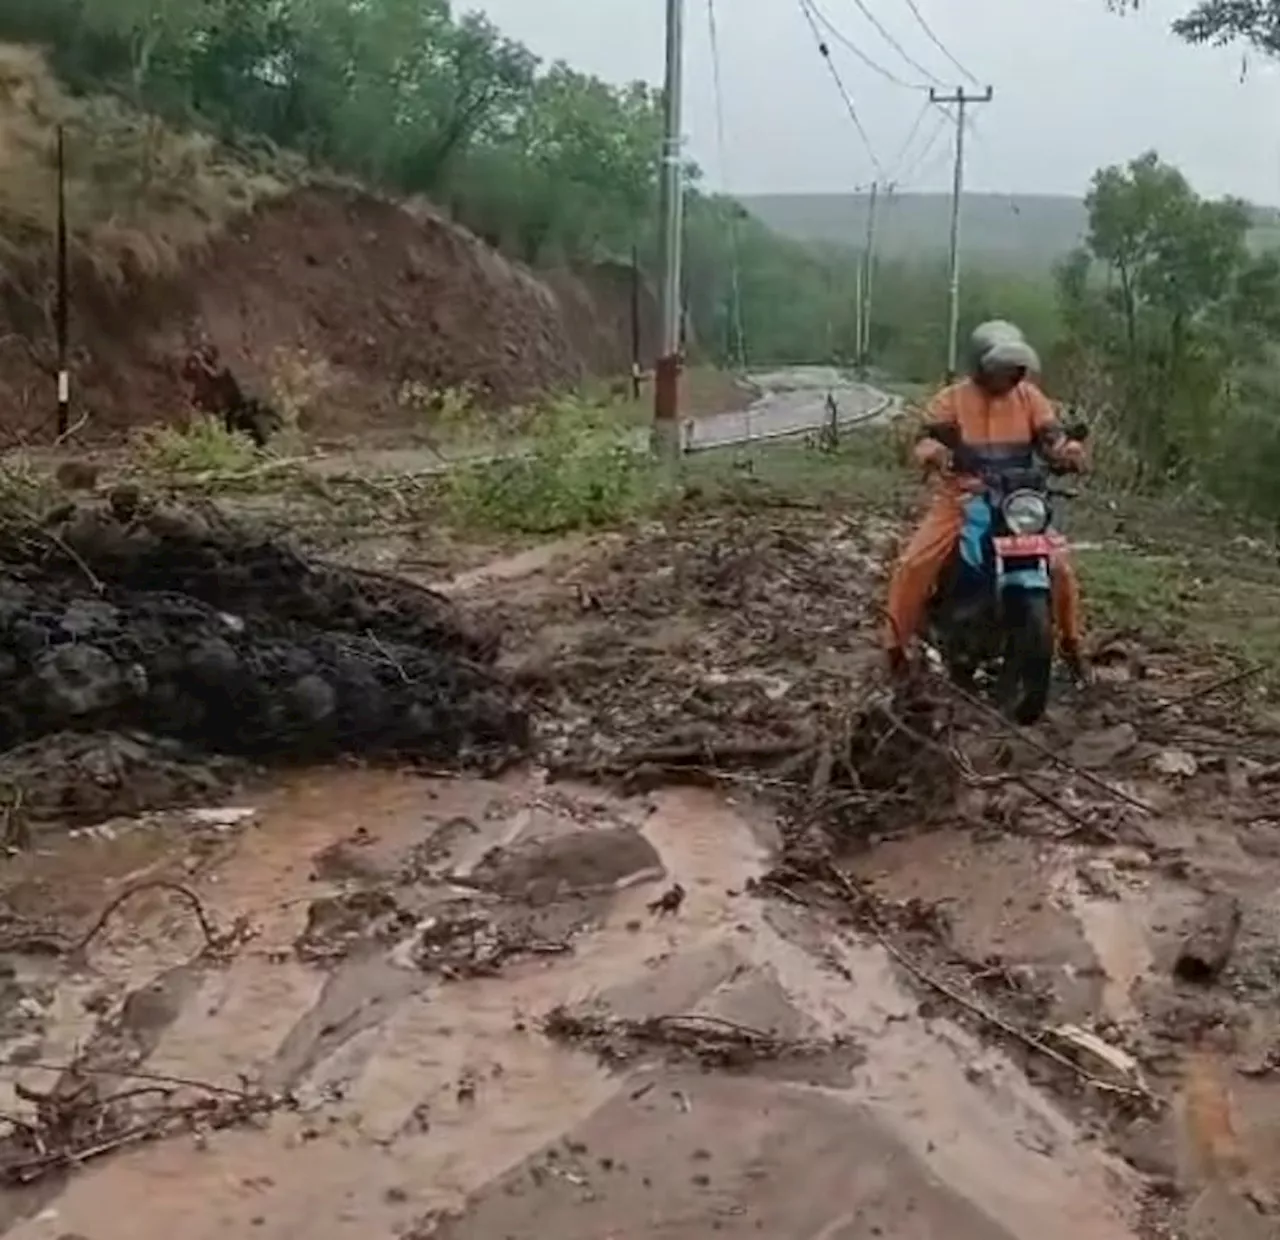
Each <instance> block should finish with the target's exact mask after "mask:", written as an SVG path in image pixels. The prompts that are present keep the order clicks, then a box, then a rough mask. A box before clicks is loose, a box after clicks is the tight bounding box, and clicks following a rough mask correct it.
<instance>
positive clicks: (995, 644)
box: [926, 425, 1089, 725]
mask: <svg viewBox="0 0 1280 1240" xmlns="http://www.w3.org/2000/svg"><path fill="white" fill-rule="evenodd" d="M932 433H933V435H934V437H935V438H936V439H938V441H939V442H941V443H943V444H944V446H945V447H947V448H948V449H950V451H951V453H952V462H953V469H954V470H955V472H957V473H959V474H965V475H971V476H973V477H976V478H977V479H978V481H979V486H978V487H977V489H976V490H975V491H974V493H973V494H972V495H970V496H969V497H968V498H967V499H966V501H965V506H964V527H963V529H962V531H961V535H960V540H959V544H958V545H957V548H956V553H955V555H954V556H953V557H952V559H951V562H950V563H949V564H948V566H947V568H946V569H945V570H944V572H943V575H942V578H941V580H940V581H939V583H938V588H937V590H936V591H935V592H934V596H933V599H932V600H931V602H930V605H929V611H928V614H927V618H926V637H927V640H928V641H929V643H930V645H932V646H933V647H934V649H935V650H937V652H938V654H939V655H940V656H941V659H942V663H943V665H944V667H945V668H946V670H947V672H948V674H949V675H950V676H951V678H952V680H953V681H955V682H956V683H957V684H959V685H962V686H965V687H969V686H972V685H974V684H975V683H976V682H977V681H978V680H979V678H982V679H984V680H990V681H992V682H993V684H994V696H995V699H996V702H997V704H998V705H999V707H1000V708H1001V710H1003V711H1004V712H1005V713H1007V714H1008V715H1010V716H1011V717H1012V718H1013V719H1014V720H1015V721H1016V722H1018V723H1020V724H1023V725H1026V724H1032V723H1035V722H1036V721H1037V720H1039V719H1040V718H1041V716H1042V715H1043V714H1044V712H1045V710H1046V708H1047V707H1048V704H1049V691H1050V685H1051V680H1052V675H1053V653H1054V635H1053V609H1052V606H1051V603H1050V592H1049V561H1050V557H1051V556H1052V555H1053V554H1054V552H1055V551H1057V550H1058V549H1059V548H1060V547H1062V546H1064V545H1065V542H1066V540H1065V539H1064V538H1063V537H1062V535H1061V534H1059V533H1058V532H1057V531H1056V530H1055V529H1054V528H1053V503H1052V501H1053V500H1054V499H1055V498H1059V497H1072V496H1073V495H1074V492H1072V491H1067V490H1062V489H1055V488H1053V487H1052V486H1051V484H1050V477H1051V476H1052V475H1055V474H1060V473H1064V472H1066V471H1064V470H1060V469H1054V468H1052V467H1050V466H1047V465H1034V466H1032V467H1031V468H1029V469H1026V468H1010V469H1002V470H999V471H992V470H990V469H987V470H982V469H978V468H975V467H973V466H972V465H971V463H970V462H968V461H966V459H965V457H966V450H965V448H964V446H963V444H961V443H960V442H959V437H958V435H956V434H955V433H954V432H951V431H950V430H948V429H939V430H936V431H934V432H932ZM1088 433H1089V431H1088V427H1087V426H1083V425H1076V426H1072V427H1070V428H1068V429H1067V434H1068V436H1069V437H1070V438H1071V439H1076V440H1080V441H1083V440H1085V439H1087V438H1088Z"/></svg>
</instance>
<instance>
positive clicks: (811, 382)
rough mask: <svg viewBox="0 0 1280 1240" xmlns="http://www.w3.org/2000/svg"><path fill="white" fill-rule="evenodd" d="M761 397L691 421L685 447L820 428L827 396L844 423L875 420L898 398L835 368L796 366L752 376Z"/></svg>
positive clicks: (778, 436) (694, 449)
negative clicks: (743, 406) (742, 407)
mask: <svg viewBox="0 0 1280 1240" xmlns="http://www.w3.org/2000/svg"><path fill="white" fill-rule="evenodd" d="M750 381H751V382H752V383H753V384H754V385H755V386H756V387H757V388H758V389H759V390H760V392H761V396H760V398H759V399H758V400H757V401H756V402H755V403H754V404H752V405H751V406H750V408H748V409H745V410H743V411H741V412H739V413H721V414H716V415H715V416H713V417H709V418H700V419H698V420H697V421H694V422H691V423H688V424H686V435H685V441H684V442H685V448H686V450H687V451H691V452H698V451H703V450H705V449H708V448H726V447H730V446H732V445H734V444H741V443H750V442H752V441H753V440H758V439H783V438H786V437H788V436H791V435H803V434H806V433H808V432H811V431H815V430H817V429H818V428H819V427H821V426H822V425H823V424H824V423H825V422H826V421H827V419H828V417H829V416H830V415H829V413H828V409H827V398H828V396H830V397H831V398H832V399H833V400H834V401H835V404H836V417H837V420H838V422H839V424H840V425H842V426H848V425H850V424H856V423H859V422H863V421H874V420H875V418H876V417H877V415H885V416H887V415H889V414H890V413H892V411H893V410H894V409H895V408H896V406H897V401H896V400H895V399H894V398H893V397H891V396H888V395H886V394H885V393H884V392H881V391H878V390H877V389H876V388H873V387H871V386H869V385H868V384H865V383H859V382H857V381H856V380H854V379H850V378H848V377H847V376H846V375H844V374H843V373H842V372H841V371H839V370H836V369H835V368H834V367H830V366H795V367H790V368H787V369H785V370H776V371H769V372H767V373H763V374H753V375H751V376H750Z"/></svg>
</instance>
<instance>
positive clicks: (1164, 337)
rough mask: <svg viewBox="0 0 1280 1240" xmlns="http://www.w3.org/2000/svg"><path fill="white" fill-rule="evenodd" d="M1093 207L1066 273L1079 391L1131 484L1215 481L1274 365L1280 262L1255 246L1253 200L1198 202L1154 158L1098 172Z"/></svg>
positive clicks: (1062, 279)
mask: <svg viewBox="0 0 1280 1240" xmlns="http://www.w3.org/2000/svg"><path fill="white" fill-rule="evenodd" d="M1086 202H1087V206H1088V211H1089V230H1088V236H1087V239H1086V244H1085V246H1084V247H1083V248H1082V249H1081V250H1079V251H1078V252H1077V253H1075V254H1073V255H1072V256H1071V257H1070V258H1069V259H1068V260H1067V261H1065V262H1064V263H1063V264H1062V265H1061V267H1060V269H1059V271H1058V287H1059V296H1060V300H1061V305H1062V313H1063V320H1064V328H1065V335H1064V338H1063V340H1062V342H1061V345H1060V352H1061V353H1063V354H1065V355H1066V359H1067V360H1066V363H1065V364H1066V366H1067V368H1068V370H1069V377H1070V380H1071V382H1072V384H1073V387H1074V394H1075V395H1077V396H1079V397H1082V398H1084V399H1086V400H1087V401H1089V402H1090V403H1092V404H1094V405H1095V406H1098V407H1101V408H1103V409H1105V410H1107V411H1109V412H1110V415H1111V417H1110V419H1109V420H1110V425H1111V429H1112V430H1113V432H1114V433H1115V436H1116V441H1115V444H1114V445H1113V446H1114V447H1115V448H1116V449H1117V450H1119V451H1122V452H1127V453H1128V454H1129V459H1130V460H1131V461H1132V465H1133V469H1132V473H1133V476H1134V477H1136V478H1137V479H1139V480H1142V481H1147V482H1151V481H1157V480H1167V479H1177V480H1179V481H1182V482H1197V483H1201V484H1204V483H1207V482H1209V481H1210V480H1211V478H1213V477H1214V471H1215V470H1219V469H1220V468H1222V467H1225V466H1226V464H1227V459H1228V457H1229V456H1230V453H1228V452H1227V451H1226V446H1227V445H1228V444H1229V443H1231V444H1233V445H1234V444H1235V437H1236V436H1237V433H1238V431H1239V427H1240V425H1241V418H1242V416H1244V414H1245V413H1246V411H1247V410H1248V409H1249V408H1250V407H1251V405H1252V403H1253V402H1256V401H1257V400H1258V399H1259V397H1260V395H1261V393H1260V389H1259V383H1260V382H1263V383H1264V382H1265V378H1266V376H1267V374H1268V373H1269V370H1270V366H1271V362H1272V360H1273V356H1274V349H1275V343H1274V342H1275V341H1276V340H1277V339H1278V338H1280V262H1277V259H1276V256H1275V255H1274V254H1270V253H1267V254H1256V253H1254V252H1253V251H1252V250H1251V248H1250V245H1249V227H1250V216H1249V211H1248V209H1247V207H1246V206H1245V204H1244V203H1241V202H1239V201H1236V200H1233V199H1223V200H1220V201H1211V200H1207V199H1204V198H1202V197H1200V196H1199V195H1198V194H1196V192H1195V191H1194V190H1193V189H1192V188H1191V186H1190V185H1189V184H1188V183H1187V181H1186V178H1185V177H1183V175H1182V174H1181V173H1180V172H1178V171H1177V169H1175V168H1172V167H1170V166H1169V165H1167V164H1165V163H1162V162H1161V161H1160V159H1159V158H1158V157H1157V156H1156V155H1155V154H1154V153H1148V154H1145V155H1143V156H1140V157H1139V158H1137V159H1135V160H1133V161H1131V162H1130V163H1129V164H1127V165H1125V166H1123V167H1111V168H1104V169H1102V170H1101V171H1100V172H1098V173H1097V174H1096V175H1095V177H1094V179H1093V184H1092V187H1091V189H1090V192H1089V195H1088V197H1087V200H1086ZM1273 421H1274V420H1273ZM1256 431H1257V428H1256V427H1255V432H1256ZM1268 434H1269V437H1270V440H1271V441H1273V442H1277V443H1280V440H1277V439H1276V434H1275V431H1274V430H1272V431H1270V432H1268ZM1266 438H1267V437H1266V436H1260V441H1259V442H1258V443H1257V444H1256V445H1255V448H1254V451H1253V457H1252V459H1251V460H1249V461H1240V462H1238V464H1239V465H1240V466H1241V467H1243V466H1245V465H1249V466H1252V464H1253V463H1254V461H1256V459H1258V453H1259V452H1265V451H1270V449H1269V448H1268V447H1267V445H1266V443H1265V442H1262V440H1264V439H1266ZM1235 446H1238V445H1235ZM1241 477H1243V472H1240V473H1238V474H1237V481H1238V480H1239V478H1241ZM1217 481H1222V477H1221V476H1218V477H1217ZM1259 481H1261V478H1259ZM1277 499H1280V496H1277Z"/></svg>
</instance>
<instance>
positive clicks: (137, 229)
mask: <svg viewBox="0 0 1280 1240" xmlns="http://www.w3.org/2000/svg"><path fill="white" fill-rule="evenodd" d="M64 120H65V121H66V122H67V123H68V169H67V175H68V216H69V225H70V228H71V231H72V269H73V289H72V292H73V302H72V333H73V359H72V361H73V369H74V374H75V391H76V397H77V402H78V404H79V405H80V406H81V407H82V408H83V410H84V411H86V412H88V413H89V415H90V421H89V424H88V426H87V428H86V430H87V432H88V433H89V434H90V435H93V436H100V435H103V434H110V433H112V432H113V431H118V430H119V429H120V428H122V427H126V426H129V425H133V424H135V423H139V422H149V421H156V420H172V419H175V418H178V417H181V416H182V415H183V414H184V412H185V410H186V407H187V401H188V398H189V392H188V389H187V385H186V384H185V383H184V381H183V379H182V376H181V367H182V362H183V360H184V357H185V355H186V354H187V352H188V351H189V350H190V349H191V348H192V347H193V346H194V345H196V344H197V343H200V342H205V341H207V342H209V343H212V344H214V345H216V346H217V348H218V350H219V352H220V353H221V355H222V357H223V358H224V360H225V361H226V362H227V363H228V364H229V365H230V366H231V368H232V370H233V371H234V372H235V373H236V374H237V376H238V377H239V378H241V380H242V382H244V383H245V385H246V386H247V387H248V388H249V389H250V391H251V392H252V393H253V394H255V395H258V396H262V397H266V398H271V399H274V400H275V401H276V402H277V403H279V404H283V405H285V406H286V412H293V413H297V414H299V416H300V418H301V420H302V421H303V423H304V425H305V426H306V428H307V429H308V430H310V431H312V432H314V433H319V434H321V435H333V434H345V433H348V432H351V431H355V430H360V431H368V430H371V429H377V428H379V427H386V426H388V425H397V426H401V427H403V426H404V425H405V424H406V423H410V424H411V423H412V422H414V421H416V420H418V419H420V418H421V417H422V416H423V415H422V413H421V406H422V404H423V401H422V399H421V398H422V396H423V395H424V393H425V394H429V393H431V392H438V391H440V390H442V389H446V388H455V387H461V386H463V385H466V386H467V387H468V388H469V389H470V390H471V391H472V392H473V394H474V395H475V397H476V398H477V399H478V400H480V401H481V402H491V403H493V404H509V403H513V402H522V401H525V400H528V399H529V398H531V397H533V396H536V395H538V394H540V393H543V392H545V391H548V390H554V389H557V388H563V387H566V386H568V385H570V384H572V383H574V382H576V381H578V380H579V379H581V378H582V377H583V376H584V375H586V374H589V373H594V374H608V373H617V372H619V371H622V370H625V369H627V368H628V366H629V363H630V334H631V329H630V316H631V311H630V305H631V287H630V278H629V269H627V268H620V269H617V268H614V267H605V268H601V269H599V270H593V271H589V272H586V273H584V274H583V276H582V277H578V276H575V275H573V274H566V273H556V275H555V277H554V281H553V283H550V284H549V283H547V282H545V281H544V280H542V279H541V278H539V277H538V276H536V275H535V274H533V273H532V272H530V271H528V270H527V269H525V268H523V267H521V266H520V265H518V264H516V263H513V262H509V261H508V260H507V259H505V258H503V257H502V256H501V255H499V254H498V253H497V252H496V251H494V250H492V249H490V248H489V247H487V246H486V245H485V244H484V243H483V242H481V241H480V240H479V239H478V238H476V237H475V236H473V235H472V234H471V233H469V232H467V231H466V230H465V229H463V228H461V227H459V226H457V225H456V224H453V223H452V222H450V221H448V220H447V219H445V218H443V217H442V216H441V215H440V214H439V213H437V212H436V211H435V210H433V209H432V208H430V207H428V206H425V205H421V204H416V205H403V204H399V203H394V202H391V201H387V200H385V199H383V198H380V197H377V196H375V195H372V194H370V193H367V192H364V191H362V190H360V189H358V188H355V187H351V186H346V185H337V184H333V183H327V184H321V183H318V182H317V181H316V179H315V178H314V177H313V176H311V175H310V174H309V173H308V171H307V170H306V169H304V168H302V167H301V166H299V165H297V164H296V163H290V162H289V161H288V160H287V159H286V158H284V157H282V156H279V155H276V154H271V155H267V154H263V153H261V152H241V151H234V152H233V151H230V150H227V149H226V148H222V147H219V146H217V145H216V144H215V143H213V142H212V141H210V140H209V139H207V138H202V137H199V136H193V135H182V134H175V133H172V132H171V131H168V130H164V129H163V128H162V127H159V126H157V125H156V124H155V123H154V122H153V121H151V120H150V119H149V118H145V117H140V116H138V115H136V114H132V113H130V112H129V111H128V110H127V109H125V108H123V107H122V106H121V105H120V104H118V103H116V102H114V101H104V100H72V99H70V98H69V97H67V96H66V95H65V94H64V93H63V92H62V90H61V89H60V87H59V86H58V84H57V82H56V81H55V80H54V79H53V78H52V77H51V76H50V74H49V73H48V70H47V69H46V68H45V66H44V64H43V62H42V60H41V59H40V57H39V56H38V55H37V54H35V53H33V52H31V51H30V50H28V49H21V48H14V47H10V46H6V45H0V167H2V168H3V170H4V174H5V176H4V181H5V188H4V189H3V190H0V255H3V256H4V259H5V262H4V271H3V276H2V278H0V341H2V342H3V343H2V344H0V402H2V407H3V408H4V410H5V412H6V416H5V423H6V429H7V430H8V432H9V433H10V435H18V434H21V435H24V436H29V435H32V434H33V433H37V432H39V431H41V430H44V431H47V430H48V423H49V420H50V417H51V408H52V404H53V391H54V389H53V374H54V369H53V349H52V339H53V335H52V322H53V318H52V279H51V275H52V270H53V244H52V236H53V231H54V223H55V219H54V202H55V198H54V170H53V166H52V165H53V158H52V156H53V151H54V146H55V142H54V125H55V124H56V123H57V122H59V121H64ZM624 276H625V278H624ZM641 300H642V306H641V310H642V320H643V322H644V324H645V330H644V331H643V332H642V336H643V338H644V339H645V340H650V339H651V338H652V331H651V330H650V329H651V326H652V321H653V314H654V309H653V307H654V301H653V297H652V294H651V293H650V292H649V291H648V290H647V289H646V290H644V291H643V296H642V299H641ZM406 385H416V388H417V394H418V399H417V400H416V401H412V400H411V401H409V402H406V401H405V400H404V399H402V397H403V394H404V392H405V390H406ZM428 403H429V402H428ZM415 410H416V411H415Z"/></svg>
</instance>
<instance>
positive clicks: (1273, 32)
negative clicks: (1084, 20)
mask: <svg viewBox="0 0 1280 1240" xmlns="http://www.w3.org/2000/svg"><path fill="white" fill-rule="evenodd" d="M1108 3H1109V5H1110V7H1111V8H1113V9H1115V10H1116V11H1117V12H1120V13H1125V12H1129V11H1130V10H1133V9H1137V8H1140V7H1141V0H1108ZM1173 30H1174V33H1175V34H1176V35H1178V36H1179V38H1183V39H1186V41H1187V42H1188V43H1209V44H1216V45H1218V46H1221V45H1223V44H1227V43H1235V42H1243V43H1247V44H1249V45H1250V46H1252V47H1255V48H1257V49H1258V50H1259V51H1261V52H1265V53H1266V54H1267V55H1269V56H1277V55H1280V0H1200V2H1199V3H1197V4H1196V5H1194V7H1192V8H1191V9H1190V11H1188V12H1187V13H1185V14H1184V15H1183V16H1182V17H1180V18H1178V19H1177V20H1176V21H1175V22H1174V23H1173Z"/></svg>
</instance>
